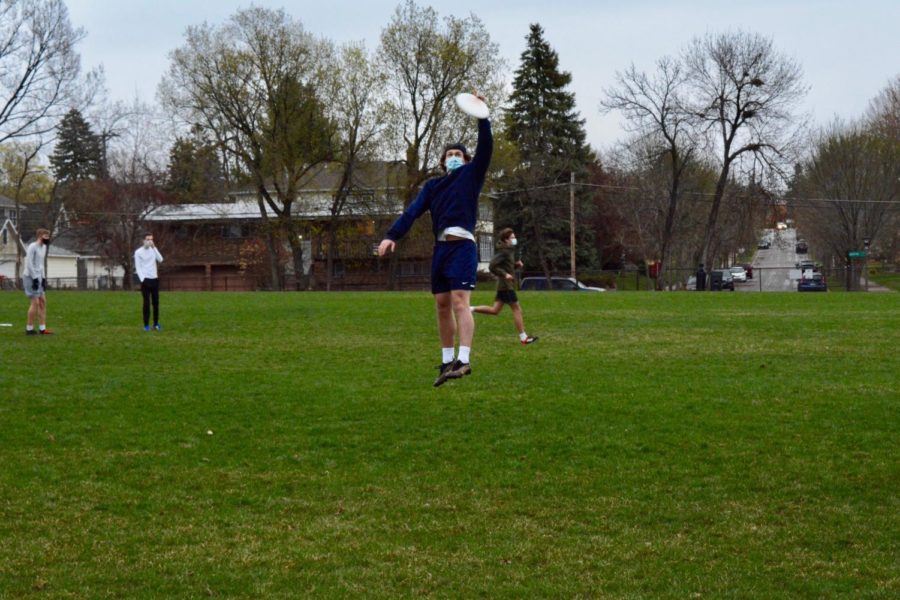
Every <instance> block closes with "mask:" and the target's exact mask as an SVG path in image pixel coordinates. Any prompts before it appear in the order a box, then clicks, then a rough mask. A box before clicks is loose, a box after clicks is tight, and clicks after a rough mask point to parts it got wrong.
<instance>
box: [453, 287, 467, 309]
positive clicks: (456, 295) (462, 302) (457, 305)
mask: <svg viewBox="0 0 900 600" xmlns="http://www.w3.org/2000/svg"><path fill="white" fill-rule="evenodd" d="M470 294H471V292H469V291H468V290H453V291H452V292H451V293H450V297H451V301H452V303H453V310H454V311H461V310H469V296H470Z"/></svg>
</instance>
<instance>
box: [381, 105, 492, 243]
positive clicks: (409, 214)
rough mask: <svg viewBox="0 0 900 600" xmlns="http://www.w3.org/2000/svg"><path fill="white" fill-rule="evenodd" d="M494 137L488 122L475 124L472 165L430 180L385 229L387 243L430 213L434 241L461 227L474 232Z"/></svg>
mask: <svg viewBox="0 0 900 600" xmlns="http://www.w3.org/2000/svg"><path fill="white" fill-rule="evenodd" d="M493 150H494V136H493V134H491V122H490V121H489V120H487V119H479V121H478V145H477V146H476V147H475V158H473V159H472V162H470V163H468V164H465V165H463V166H461V167H459V168H458V169H455V170H453V171H451V172H449V173H447V174H446V175H444V176H443V177H435V178H433V179H429V180H428V181H426V182H425V185H423V186H422V189H421V190H420V191H419V195H418V196H416V199H415V200H414V201H413V203H412V204H410V205H409V207H407V209H406V210H405V211H403V214H402V215H400V218H399V219H397V220H396V221H395V222H394V224H393V225H391V228H390V229H388V232H387V236H386V237H387V239H389V240H394V241H396V240H399V239H400V238H402V237H403V236H404V235H406V233H407V232H408V231H409V228H410V227H412V224H413V222H414V221H415V220H416V219H418V218H419V217H421V216H422V215H423V214H424V213H425V211H426V210H430V211H431V223H432V232H433V233H434V237H435V239H437V236H438V234H439V233H440V232H441V231H442V230H444V229H446V228H447V227H462V228H463V229H466V230H467V231H471V232H472V233H474V232H475V221H476V220H477V219H478V196H479V195H480V194H481V188H482V187H484V178H485V176H486V175H487V170H488V166H489V165H490V164H491V153H492V152H493Z"/></svg>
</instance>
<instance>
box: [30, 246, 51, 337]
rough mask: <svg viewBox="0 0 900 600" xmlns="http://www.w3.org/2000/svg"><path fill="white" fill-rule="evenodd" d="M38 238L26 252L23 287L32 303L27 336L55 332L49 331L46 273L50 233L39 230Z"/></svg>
mask: <svg viewBox="0 0 900 600" xmlns="http://www.w3.org/2000/svg"><path fill="white" fill-rule="evenodd" d="M36 238H37V239H35V240H34V241H33V242H31V243H30V244H28V248H27V249H26V250H25V270H24V271H23V272H22V287H23V289H24V290H25V295H26V296H28V299H29V300H30V301H31V305H30V306H29V307H28V321H27V322H26V324H25V335H52V334H53V332H52V331H50V330H49V329H47V276H46V273H44V262H45V261H46V259H47V247H48V246H49V245H50V232H49V231H47V230H46V229H38V230H37V236H36ZM35 317H37V319H38V321H39V322H40V326H39V327H38V330H37V331H35V330H34V320H35Z"/></svg>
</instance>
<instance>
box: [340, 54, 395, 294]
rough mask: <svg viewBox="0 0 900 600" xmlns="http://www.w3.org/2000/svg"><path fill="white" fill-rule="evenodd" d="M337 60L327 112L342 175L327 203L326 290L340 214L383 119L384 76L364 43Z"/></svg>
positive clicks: (373, 153)
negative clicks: (336, 135) (336, 139)
mask: <svg viewBox="0 0 900 600" xmlns="http://www.w3.org/2000/svg"><path fill="white" fill-rule="evenodd" d="M338 60H339V62H338V63H337V64H335V65H334V66H333V68H332V69H331V72H332V73H333V74H334V76H335V77H334V79H333V81H332V85H333V89H332V93H331V98H332V102H331V112H330V114H331V117H332V119H333V120H334V122H335V124H336V126H337V134H338V138H339V142H338V144H339V147H338V152H337V155H336V159H337V162H338V164H340V165H341V176H340V181H339V182H338V186H337V189H336V190H335V192H334V195H333V196H332V201H331V205H330V207H329V219H328V233H327V235H328V251H327V255H326V265H325V266H326V276H325V288H326V289H327V290H331V281H332V276H333V270H334V258H335V252H336V246H337V230H338V225H339V222H340V217H341V215H342V214H343V213H344V209H345V208H346V206H347V202H348V200H350V199H351V197H352V196H353V195H354V192H355V191H356V190H358V189H359V187H360V184H359V183H358V169H359V167H360V166H361V164H362V163H363V162H366V161H370V160H371V159H372V158H374V157H375V156H376V150H377V149H376V147H375V146H376V143H377V142H378V141H379V140H380V139H381V135H382V133H383V130H384V127H385V122H386V112H385V104H384V83H385V76H384V73H383V72H380V71H379V70H378V69H377V68H376V65H375V64H374V61H373V60H372V59H371V58H370V57H369V56H368V54H367V53H366V49H365V46H364V45H362V44H361V43H360V44H348V45H346V46H344V47H343V48H342V49H341V52H340V56H339V59H338ZM357 202H359V195H358V194H357Z"/></svg>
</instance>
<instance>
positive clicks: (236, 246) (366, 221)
mask: <svg viewBox="0 0 900 600" xmlns="http://www.w3.org/2000/svg"><path fill="white" fill-rule="evenodd" d="M361 171H362V173H361V174H360V177H359V180H360V181H361V182H362V183H359V182H358V184H357V185H356V187H355V188H354V189H353V192H352V194H351V195H350V197H349V198H348V200H347V204H346V206H345V207H344V210H343V211H342V213H341V216H340V217H339V219H338V221H339V228H338V231H337V235H336V239H337V241H336V245H335V248H334V258H333V264H332V289H383V288H384V287H385V286H386V285H387V279H388V271H387V269H388V264H387V261H386V260H385V259H378V258H377V256H376V254H375V250H376V248H377V246H378V243H379V242H380V241H381V239H382V238H383V237H384V234H385V232H386V231H387V229H388V227H389V226H390V224H391V223H392V222H393V221H394V220H395V219H396V218H397V216H398V215H399V214H400V213H401V212H402V210H403V200H402V196H401V194H402V192H401V189H400V188H399V186H397V185H396V183H395V182H396V181H398V180H399V178H400V177H401V176H402V170H401V169H400V166H399V165H396V164H392V163H374V164H372V165H369V166H368V167H367V168H366V169H361ZM340 174H341V172H340V170H339V169H337V168H334V167H329V166H326V167H324V168H322V169H321V170H320V171H319V172H318V173H317V174H316V176H315V177H314V178H313V180H312V181H311V182H310V184H308V185H307V186H306V187H305V188H304V189H303V190H302V191H301V193H300V196H299V198H298V200H297V201H296V202H295V204H294V210H295V215H294V218H295V219H297V220H298V221H301V225H300V227H299V229H300V230H301V231H302V232H303V233H301V234H300V235H301V237H302V238H303V243H302V244H303V248H304V253H303V254H304V263H305V264H304V275H311V276H312V280H313V281H314V282H315V284H316V287H317V288H322V287H324V282H325V280H326V276H327V254H328V244H329V241H328V233H327V232H328V224H329V222H330V216H331V205H332V201H333V198H334V194H335V190H336V188H337V187H338V178H339V177H340ZM228 200H229V201H227V202H221V203H214V204H177V205H163V206H159V207H157V208H155V209H154V210H152V211H150V213H149V214H148V215H147V217H146V222H147V224H148V227H149V229H150V230H152V231H153V233H154V235H155V236H156V237H157V238H158V240H160V241H159V242H158V244H157V245H158V246H159V247H160V251H161V252H162V253H163V256H164V257H165V261H164V262H163V264H162V265H161V270H162V274H163V277H162V278H161V281H162V284H163V286H164V287H166V288H168V289H183V290H211V291H212V290H215V291H220V290H255V289H259V288H261V287H264V286H265V285H266V281H267V273H268V271H269V266H270V265H269V260H270V257H269V252H268V251H267V247H266V238H265V234H264V232H263V231H262V223H263V219H262V213H261V211H260V207H259V200H258V194H257V192H256V191H255V190H240V191H236V192H233V193H231V194H229V198H228ZM266 214H267V216H268V217H269V218H273V217H274V214H272V212H271V209H269V208H268V207H266ZM479 216H480V217H481V221H480V222H479V224H478V232H477V233H476V235H477V238H478V240H479V249H480V251H481V260H482V261H483V267H485V268H486V265H487V262H488V261H490V259H491V257H492V255H493V221H492V218H491V206H490V203H485V204H483V205H482V210H481V211H480V215H479ZM420 221H422V222H421V223H419V224H417V225H416V227H415V228H414V229H413V231H412V232H411V233H410V236H408V238H407V239H406V240H404V242H403V245H402V250H401V253H400V256H399V262H398V277H399V285H400V287H402V288H406V289H412V288H415V289H424V288H427V286H428V280H429V275H430V258H431V253H432V245H433V239H432V236H431V226H430V221H429V220H428V219H427V218H423V219H421V220H420ZM279 252H281V256H280V257H279V259H280V260H279V262H280V263H281V265H280V266H284V267H285V268H286V275H287V277H288V278H291V277H293V276H294V275H295V274H294V273H293V272H292V268H291V267H292V264H293V263H292V261H291V259H290V251H289V249H288V246H287V244H284V245H283V247H282V248H279Z"/></svg>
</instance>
